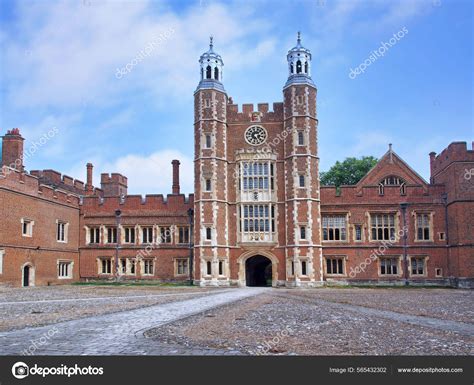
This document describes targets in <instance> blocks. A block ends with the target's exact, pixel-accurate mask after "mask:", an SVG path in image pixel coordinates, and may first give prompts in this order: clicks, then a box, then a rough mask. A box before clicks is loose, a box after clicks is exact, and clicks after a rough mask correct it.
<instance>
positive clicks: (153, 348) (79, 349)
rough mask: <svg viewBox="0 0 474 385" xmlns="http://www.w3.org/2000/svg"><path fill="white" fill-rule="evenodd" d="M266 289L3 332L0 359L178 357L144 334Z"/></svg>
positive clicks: (223, 292) (233, 291)
mask: <svg viewBox="0 0 474 385" xmlns="http://www.w3.org/2000/svg"><path fill="white" fill-rule="evenodd" d="M265 290H268V289H258V288H245V289H227V290H215V291H213V292H212V293H211V294H207V295H205V296H202V297H199V298H192V299H186V300H182V301H177V302H171V303H165V304H160V305H156V306H149V307H146V308H141V309H136V310H129V311H123V312H119V313H114V314H107V315H101V316H95V317H89V318H84V319H78V320H73V321H67V322H62V323H57V324H54V325H49V326H43V327H36V328H26V329H21V330H15V331H10V332H3V333H0V340H1V341H2V344H1V346H0V349H1V350H0V354H3V355H14V354H23V353H24V352H25V349H26V350H29V352H30V353H32V354H34V355H41V354H52V355H114V354H122V355H124V354H173V351H175V353H174V354H177V353H179V351H177V349H176V348H175V347H170V346H160V345H159V344H155V345H154V344H150V342H149V340H147V339H146V338H145V337H143V331H144V330H146V329H149V328H152V327H157V326H159V325H164V324H167V323H170V322H173V321H176V320H178V319H181V318H184V317H188V316H190V315H193V314H196V313H200V312H203V311H206V310H209V309H212V308H214V307H218V306H222V305H225V304H228V303H231V302H234V301H238V300H241V299H243V298H247V297H251V296H255V295H257V294H260V293H262V292H264V291H265ZM178 350H179V349H178ZM212 353H213V351H211V350H210V349H207V348H194V349H186V354H212ZM229 354H232V352H229Z"/></svg>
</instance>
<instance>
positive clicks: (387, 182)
mask: <svg viewBox="0 0 474 385" xmlns="http://www.w3.org/2000/svg"><path fill="white" fill-rule="evenodd" d="M384 186H399V187H400V195H405V194H406V183H405V181H404V180H403V179H402V178H400V177H398V176H395V175H390V176H387V177H386V178H384V179H382V181H381V182H380V183H379V195H384Z"/></svg>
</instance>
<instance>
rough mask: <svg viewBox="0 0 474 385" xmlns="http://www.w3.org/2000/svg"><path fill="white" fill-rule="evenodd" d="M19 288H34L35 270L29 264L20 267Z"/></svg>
mask: <svg viewBox="0 0 474 385" xmlns="http://www.w3.org/2000/svg"><path fill="white" fill-rule="evenodd" d="M21 286H23V287H28V286H35V268H34V266H33V265H32V264H31V263H25V264H24V265H23V266H22V267H21Z"/></svg>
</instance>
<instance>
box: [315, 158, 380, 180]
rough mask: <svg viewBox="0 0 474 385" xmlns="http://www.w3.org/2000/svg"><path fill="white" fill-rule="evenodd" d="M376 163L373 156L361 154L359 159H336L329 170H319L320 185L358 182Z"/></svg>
mask: <svg viewBox="0 0 474 385" xmlns="http://www.w3.org/2000/svg"><path fill="white" fill-rule="evenodd" d="M376 163H377V158H374V157H373V156H363V157H362V158H360V159H357V158H346V159H345V160H344V161H343V162H339V161H337V162H336V164H335V165H334V166H332V167H331V168H330V169H329V171H326V172H321V174H320V178H321V185H323V186H328V185H335V186H336V187H339V186H342V185H351V184H356V183H357V182H359V181H360V180H361V179H362V178H363V177H364V176H365V174H367V172H369V170H370V169H371V168H372V167H374V166H375V165H376Z"/></svg>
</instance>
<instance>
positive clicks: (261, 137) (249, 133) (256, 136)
mask: <svg viewBox="0 0 474 385" xmlns="http://www.w3.org/2000/svg"><path fill="white" fill-rule="evenodd" d="M245 140H246V141H247V143H248V144H251V145H252V146H258V145H260V144H262V143H264V142H265V140H267V131H266V130H265V129H264V128H263V127H260V126H250V127H249V128H247V130H246V131H245Z"/></svg>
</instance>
